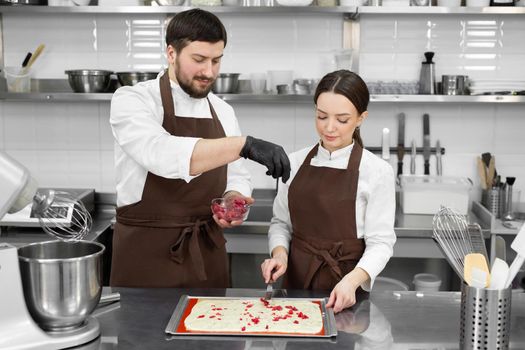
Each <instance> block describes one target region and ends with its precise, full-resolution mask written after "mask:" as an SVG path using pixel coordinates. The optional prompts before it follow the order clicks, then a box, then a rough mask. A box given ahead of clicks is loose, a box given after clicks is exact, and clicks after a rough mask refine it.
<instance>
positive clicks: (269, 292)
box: [264, 283, 273, 300]
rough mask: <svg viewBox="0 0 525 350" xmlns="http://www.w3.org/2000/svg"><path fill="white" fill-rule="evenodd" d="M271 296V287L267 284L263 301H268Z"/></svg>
mask: <svg viewBox="0 0 525 350" xmlns="http://www.w3.org/2000/svg"><path fill="white" fill-rule="evenodd" d="M272 294H273V286H272V284H271V283H268V284H267V285H266V292H265V293H264V299H265V300H270V299H271V298H272Z"/></svg>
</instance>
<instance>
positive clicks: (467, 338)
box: [459, 284, 512, 350]
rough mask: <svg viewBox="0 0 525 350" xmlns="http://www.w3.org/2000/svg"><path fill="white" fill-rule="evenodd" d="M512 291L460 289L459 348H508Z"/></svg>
mask: <svg viewBox="0 0 525 350" xmlns="http://www.w3.org/2000/svg"><path fill="white" fill-rule="evenodd" d="M511 300H512V289H511V288H507V289H499V290H493V289H485V288H475V287H470V286H468V285H466V284H463V285H462V286H461V321H460V323H461V325H460V337H459V345H460V346H459V348H460V349H464V350H466V349H480V350H506V349H508V348H509V335H510V307H511Z"/></svg>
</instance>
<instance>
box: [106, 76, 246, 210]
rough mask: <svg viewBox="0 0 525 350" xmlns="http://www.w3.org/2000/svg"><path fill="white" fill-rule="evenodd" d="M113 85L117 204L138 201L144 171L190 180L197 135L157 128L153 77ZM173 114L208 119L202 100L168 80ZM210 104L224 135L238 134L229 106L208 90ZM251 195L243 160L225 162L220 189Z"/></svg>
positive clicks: (157, 95)
mask: <svg viewBox="0 0 525 350" xmlns="http://www.w3.org/2000/svg"><path fill="white" fill-rule="evenodd" d="M162 74H163V72H161V73H159V75H158V76H157V78H156V79H154V80H148V81H145V82H141V83H138V84H136V85H134V86H123V87H121V88H119V89H118V90H117V91H116V92H115V94H114V95H113V98H112V99H111V114H110V123H111V128H112V131H113V136H114V137H115V167H116V182H117V205H118V206H123V205H127V204H132V203H136V202H138V201H140V200H141V198H142V192H143V190H144V185H145V183H146V177H147V175H148V172H151V173H153V174H155V175H158V176H162V177H165V178H169V179H183V180H184V181H186V182H190V181H191V180H192V179H193V178H195V177H196V176H199V175H196V176H191V175H190V160H191V155H192V153H193V148H194V147H195V144H196V143H197V141H198V140H199V138H197V137H179V136H173V135H170V134H169V133H168V132H167V131H166V130H165V129H164V128H163V127H162V121H163V119H164V110H163V108H162V100H161V97H160V87H159V79H160V77H161V76H162ZM170 85H171V91H172V96H173V102H174V104H175V112H176V115H177V116H178V117H191V118H210V119H211V118H212V115H211V111H210V108H209V106H208V101H207V100H206V98H200V99H199V98H192V97H190V96H189V95H188V94H186V93H185V92H184V91H183V90H182V88H181V87H180V86H179V85H178V84H177V83H175V82H173V81H171V80H170ZM208 99H209V100H210V103H211V104H212V105H213V108H214V109H215V112H216V114H217V117H218V119H219V121H220V123H221V124H222V127H223V129H224V133H225V134H226V136H240V135H241V130H240V128H239V123H238V122H237V118H236V117H235V113H234V111H233V108H232V107H231V106H230V105H229V104H227V103H226V102H224V101H223V100H222V99H220V98H219V97H217V96H215V95H214V94H212V93H209V94H208ZM232 190H234V191H238V192H240V193H242V194H243V195H244V196H251V192H252V187H251V182H250V173H249V172H248V170H247V169H246V168H245V166H244V159H242V158H241V159H238V160H236V161H234V162H232V163H230V164H228V178H227V183H226V191H232Z"/></svg>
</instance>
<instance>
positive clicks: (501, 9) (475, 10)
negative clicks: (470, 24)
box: [357, 6, 525, 15]
mask: <svg viewBox="0 0 525 350" xmlns="http://www.w3.org/2000/svg"><path fill="white" fill-rule="evenodd" d="M357 13H358V15H360V14H385V15H388V14H407V15H410V14H436V15H439V14H458V15H483V14H486V15H495V14H504V15H523V14H525V7H516V6H493V7H463V6H460V7H443V6H405V7H389V6H388V7H385V6H361V7H358V8H357Z"/></svg>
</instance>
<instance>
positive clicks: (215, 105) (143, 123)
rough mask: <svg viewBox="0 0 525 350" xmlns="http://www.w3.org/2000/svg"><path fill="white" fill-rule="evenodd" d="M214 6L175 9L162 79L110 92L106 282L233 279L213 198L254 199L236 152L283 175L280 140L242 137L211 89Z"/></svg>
mask: <svg viewBox="0 0 525 350" xmlns="http://www.w3.org/2000/svg"><path fill="white" fill-rule="evenodd" d="M226 41H227V40H226V30H225V28H224V26H223V24H222V23H221V22H220V20H219V19H218V18H217V17H216V16H215V15H213V14H211V13H209V12H206V11H203V10H200V9H193V10H189V11H185V12H181V13H179V14H177V15H176V16H175V17H174V18H173V19H172V21H171V22H170V23H169V25H168V27H167V30H166V44H167V49H166V53H167V57H168V64H169V68H168V69H167V70H166V71H165V72H163V73H160V74H159V76H158V77H157V79H155V80H150V81H146V82H143V83H140V84H137V85H135V86H133V87H122V88H120V89H118V91H117V92H115V94H114V96H113V99H112V101H111V118H110V121H111V127H112V130H113V135H114V137H115V161H116V173H117V205H118V208H117V223H116V225H115V231H114V236H113V257H112V269H111V280H110V283H111V285H113V286H127V287H227V286H228V284H229V275H228V263H227V254H226V249H225V242H226V241H225V239H224V236H223V233H222V228H226V227H231V226H236V225H240V224H241V221H233V222H227V221H224V220H223V219H219V218H217V217H216V216H213V220H212V214H211V210H210V205H211V200H212V199H213V198H216V197H222V196H224V197H239V198H241V199H243V200H245V201H246V202H247V203H253V199H252V198H251V197H250V196H251V184H250V177H249V173H248V172H247V170H246V169H245V168H244V167H243V163H242V162H243V160H240V159H239V158H240V157H244V158H248V159H251V160H254V161H256V162H258V163H260V164H262V165H264V166H266V167H267V169H268V171H267V174H268V175H271V176H273V177H274V178H278V177H282V178H283V180H284V181H286V180H287V179H288V177H289V174H290V164H289V160H288V157H287V156H286V153H285V152H284V150H283V149H282V147H280V146H277V145H275V144H273V143H270V142H266V141H263V140H259V139H256V138H253V137H250V136H248V137H243V136H241V134H240V130H239V125H238V122H237V119H236V117H235V114H234V112H233V109H232V108H231V106H229V105H228V104H227V103H225V102H224V101H222V100H221V99H220V98H218V97H217V96H215V95H213V94H211V93H210V90H211V87H212V84H213V82H214V81H215V79H216V77H217V75H218V73H219V68H220V63H221V58H222V56H223V51H224V47H225V45H226Z"/></svg>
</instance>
